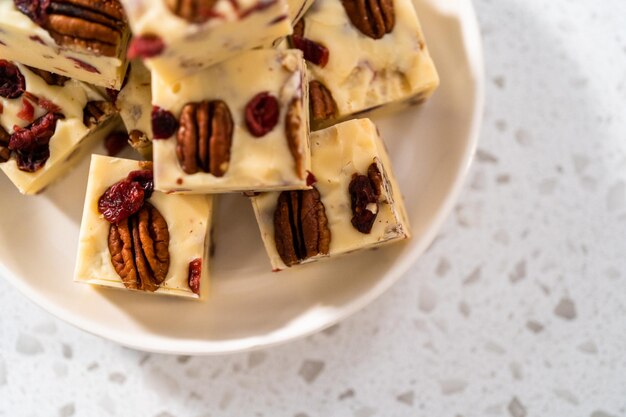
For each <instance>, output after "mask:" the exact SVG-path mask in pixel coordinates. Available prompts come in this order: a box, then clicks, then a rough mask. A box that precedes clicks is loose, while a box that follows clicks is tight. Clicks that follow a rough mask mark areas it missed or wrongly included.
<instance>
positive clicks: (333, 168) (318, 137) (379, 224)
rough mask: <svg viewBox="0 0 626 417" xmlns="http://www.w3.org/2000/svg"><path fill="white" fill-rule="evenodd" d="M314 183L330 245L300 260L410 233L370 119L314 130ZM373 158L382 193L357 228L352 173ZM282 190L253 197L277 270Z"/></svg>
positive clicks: (361, 170)
mask: <svg viewBox="0 0 626 417" xmlns="http://www.w3.org/2000/svg"><path fill="white" fill-rule="evenodd" d="M311 155H312V172H313V174H314V175H315V178H316V180H317V181H316V182H315V184H313V187H315V188H316V189H317V190H318V191H319V194H320V196H321V201H322V203H323V205H324V210H325V215H326V219H327V222H328V229H329V230H330V244H329V251H328V253H326V254H323V253H321V254H318V255H317V256H314V257H310V258H308V259H301V260H300V262H299V263H308V262H312V261H315V260H318V259H321V258H326V257H334V256H337V255H341V254H346V253H349V252H353V251H356V250H360V249H367V248H372V247H376V246H379V245H381V244H386V243H392V242H397V241H400V240H404V239H408V238H409V237H410V230H409V222H408V216H407V214H406V210H405V207H404V201H403V198H402V195H401V194H400V190H399V188H398V184H397V181H396V179H395V177H394V175H393V172H392V171H391V161H390V160H389V156H388V154H387V151H386V149H385V146H384V144H383V142H382V140H381V138H380V136H379V134H378V132H377V129H376V126H375V125H374V123H373V122H372V121H371V120H369V119H357V120H351V121H347V122H344V123H340V124H337V125H335V126H332V127H330V128H327V129H325V130H320V131H317V132H313V133H312V134H311ZM372 164H376V166H377V168H378V170H379V172H380V173H381V174H382V185H383V186H382V188H381V191H382V192H381V195H380V197H379V198H378V207H377V208H376V207H368V209H369V210H371V211H373V212H376V213H377V214H376V219H375V221H374V222H373V225H372V227H371V231H370V232H369V233H362V232H360V231H358V230H357V229H356V228H355V226H354V225H353V224H352V217H353V214H354V213H353V210H352V202H351V201H352V200H351V194H350V191H349V187H350V183H351V182H352V179H353V176H354V175H355V174H357V175H367V173H368V169H369V167H370V166H371V165H372ZM279 196H280V193H277V192H272V193H264V194H260V195H258V196H256V197H252V198H251V200H252V206H253V208H254V212H255V215H256V217H257V221H258V224H259V228H260V231H261V236H262V238H263V242H264V244H265V249H266V250H267V253H268V255H269V257H270V261H271V264H272V267H273V268H274V270H282V269H285V268H286V267H287V265H286V264H285V262H283V259H281V256H280V254H279V251H278V250H277V246H276V233H275V227H274V225H275V223H274V218H275V213H276V209H277V202H278V199H279Z"/></svg>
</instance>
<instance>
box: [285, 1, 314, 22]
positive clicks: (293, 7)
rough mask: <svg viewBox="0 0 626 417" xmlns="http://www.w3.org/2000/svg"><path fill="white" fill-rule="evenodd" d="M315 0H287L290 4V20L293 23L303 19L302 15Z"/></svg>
mask: <svg viewBox="0 0 626 417" xmlns="http://www.w3.org/2000/svg"><path fill="white" fill-rule="evenodd" d="M314 1H315V0H287V3H288V4H289V20H290V21H291V22H292V23H296V22H297V21H298V20H300V19H302V16H304V14H305V13H306V11H307V10H309V8H310V7H311V5H313V2H314Z"/></svg>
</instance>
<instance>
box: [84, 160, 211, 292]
mask: <svg viewBox="0 0 626 417" xmlns="http://www.w3.org/2000/svg"><path fill="white" fill-rule="evenodd" d="M152 179H153V177H152V163H150V162H139V161H132V160H128V159H120V158H111V157H106V156H100V155H93V157H92V159H91V167H90V171H89V181H88V184H87V195H86V198H85V207H84V211H83V220H82V224H81V228H80V238H79V246H78V260H77V263H76V271H75V275H74V280H75V281H76V282H83V283H87V284H93V285H99V286H104V287H113V288H122V289H124V288H125V289H129V290H138V291H146V292H150V293H156V294H164V295H173V296H180V297H188V298H200V297H201V295H202V297H204V295H205V294H206V292H207V290H208V284H209V282H208V279H209V277H208V275H209V265H208V246H209V239H210V228H211V215H212V198H211V197H210V196H200V195H193V196H182V195H167V194H163V193H160V192H158V191H153V189H152Z"/></svg>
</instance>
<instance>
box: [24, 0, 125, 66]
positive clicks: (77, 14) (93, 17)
mask: <svg viewBox="0 0 626 417" xmlns="http://www.w3.org/2000/svg"><path fill="white" fill-rule="evenodd" d="M14 2H15V5H16V7H17V8H18V9H19V10H20V11H21V12H22V13H24V14H25V15H27V16H28V17H30V18H31V19H32V20H33V21H35V22H36V23H37V24H39V25H41V27H43V28H44V29H46V30H47V31H48V33H50V36H52V38H53V39H54V40H55V42H57V44H59V45H62V46H74V47H79V48H82V49H88V50H90V51H93V52H94V53H95V54H97V55H105V56H115V55H116V54H117V50H118V46H119V44H120V42H121V40H122V37H123V36H124V32H125V30H126V27H127V23H126V17H125V15H124V11H123V9H122V6H121V4H120V3H119V1H118V0H96V1H93V0H43V1H42V0H36V1H32V0H31V1H29V0H14Z"/></svg>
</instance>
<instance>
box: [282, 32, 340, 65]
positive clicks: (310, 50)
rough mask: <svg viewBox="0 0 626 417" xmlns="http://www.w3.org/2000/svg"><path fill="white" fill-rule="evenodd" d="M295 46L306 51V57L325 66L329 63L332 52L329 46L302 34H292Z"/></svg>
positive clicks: (313, 62) (316, 63) (311, 61)
mask: <svg viewBox="0 0 626 417" xmlns="http://www.w3.org/2000/svg"><path fill="white" fill-rule="evenodd" d="M291 41H292V42H293V46H294V47H295V48H297V49H299V50H301V51H302V52H303V53H304V59H306V60H307V61H309V62H310V63H312V64H315V65H319V66H320V67H322V68H324V67H325V66H326V64H328V57H329V55H330V52H329V51H328V48H326V47H325V46H324V45H321V44H319V43H317V42H314V41H312V40H310V39H307V38H305V37H302V36H296V35H294V36H292V37H291Z"/></svg>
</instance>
